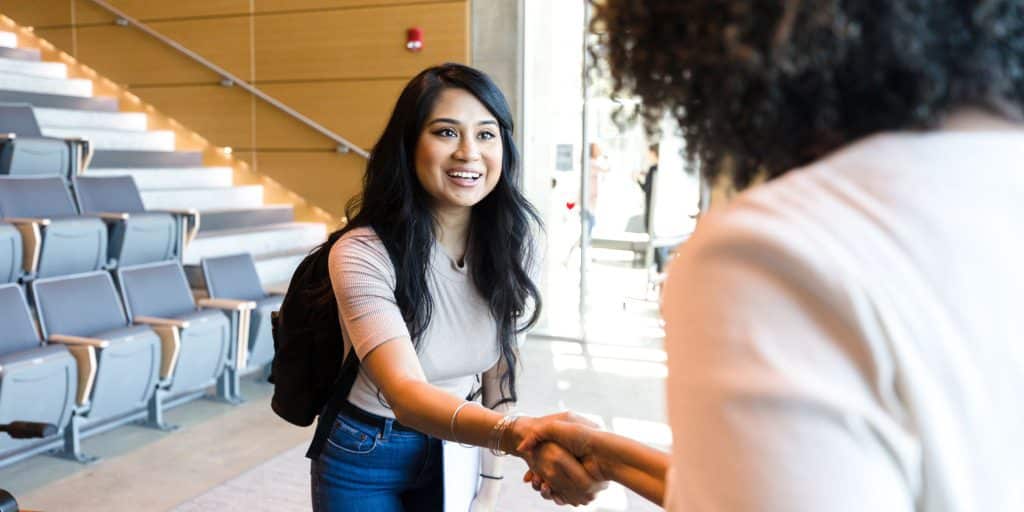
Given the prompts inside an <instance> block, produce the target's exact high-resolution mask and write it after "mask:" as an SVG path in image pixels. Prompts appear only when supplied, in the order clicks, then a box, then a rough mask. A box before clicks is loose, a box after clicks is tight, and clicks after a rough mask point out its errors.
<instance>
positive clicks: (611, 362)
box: [0, 269, 671, 512]
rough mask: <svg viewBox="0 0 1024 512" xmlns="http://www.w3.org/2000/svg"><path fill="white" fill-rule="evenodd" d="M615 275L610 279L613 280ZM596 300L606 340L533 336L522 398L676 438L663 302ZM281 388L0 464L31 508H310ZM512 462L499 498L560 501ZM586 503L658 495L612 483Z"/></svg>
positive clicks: (609, 504) (595, 320)
mask: <svg viewBox="0 0 1024 512" xmlns="http://www.w3.org/2000/svg"><path fill="white" fill-rule="evenodd" d="M609 270H611V269H609ZM615 273H616V274H619V272H617V271H616V272H615ZM634 281H635V279H634ZM611 286H615V284H614V283H613V282H609V281H607V280H604V279H602V280H601V287H602V288H603V287H611ZM602 291H603V290H602ZM641 291H642V290H641ZM619 293H622V292H621V290H620V292H619ZM602 295H603V296H604V297H606V298H607V297H610V294H606V293H602ZM634 295H636V294H634ZM548 304H549V305H551V306H553V308H557V305H556V304H554V303H553V302H549V303H548ZM593 309H594V310H593V311H592V313H591V315H590V319H591V321H589V322H588V328H587V330H588V331H591V332H593V333H595V334H597V335H595V336H594V339H595V340H596V341H595V342H591V343H588V344H580V343H576V342H569V341H558V340H557V339H544V338H541V337H538V336H534V337H532V338H531V339H530V340H529V341H528V342H527V343H526V345H525V346H524V349H523V358H522V359H523V368H524V369H523V372H524V373H523V375H522V377H521V379H520V389H521V397H520V409H521V410H522V411H523V412H525V413H528V414H546V413H550V412H555V411H559V410H563V409H571V410H574V411H577V412H580V413H583V414H586V415H588V416H589V417H591V418H592V419H594V420H597V421H598V422H599V423H602V424H603V425H604V426H605V427H606V428H608V429H610V430H613V431H616V432H619V433H621V434H624V435H627V436H630V437H634V438H638V439H643V440H645V441H647V442H649V443H651V444H653V445H655V446H657V447H660V448H667V447H668V445H669V444H670V443H671V436H670V432H669V429H668V427H667V426H666V425H665V424H664V417H665V416H664V415H665V413H664V389H663V385H664V377H665V373H666V368H665V364H664V357H665V356H664V352H663V351H662V345H661V336H660V324H659V322H658V318H657V312H656V310H655V309H654V306H653V305H652V304H643V303H629V304H626V305H624V304H623V301H622V300H621V299H618V298H611V299H608V300H605V301H603V302H601V301H596V304H595V305H594V308H593ZM270 391H271V388H270V386H269V385H267V384H262V383H259V382H257V381H255V380H253V379H246V380H244V381H243V392H244V394H245V396H246V397H247V399H248V401H247V402H246V403H245V404H243V405H241V406H230V405H226V404H222V403H219V402H215V401H212V400H200V401H196V402H192V403H189V404H186V405H183V406H180V407H178V408H175V409H173V410H171V411H170V412H169V413H168V414H167V417H168V420H169V421H170V422H171V423H176V424H178V425H180V427H181V428H180V430H178V431H176V432H172V433H164V432H158V431H155V430H150V429H147V428H143V427H139V426H125V427H121V428H118V429H115V430H113V431H110V432H107V433H104V434H101V435H99V436H96V437H93V438H89V439H87V440H85V441H84V443H83V446H84V449H85V450H86V451H87V452H88V453H90V454H92V455H98V456H100V457H102V458H103V460H101V461H100V462H98V463H96V464H93V465H89V466H81V465H79V464H77V463H73V462H68V461H65V460H61V459H57V458H54V457H50V456H46V455H43V456H37V457H34V458H32V459H29V460H26V461H22V462H20V463H17V464H15V465H13V466H11V467H7V468H2V469H0V487H2V488H5V489H7V490H9V491H11V492H12V493H14V495H15V496H17V497H18V500H19V504H20V505H21V506H22V507H23V508H28V509H36V510H48V511H91V510H97V511H98V510H104V511H120V510H124V511H140V510H143V511H162V510H174V509H177V510H180V511H198V510H225V511H229V510H246V511H249V510H268V511H269V510H274V511H281V510H308V508H309V507H308V501H307V500H308V487H307V486H308V476H307V475H308V464H307V463H306V461H305V459H303V458H302V456H301V455H302V451H303V448H301V445H303V444H304V443H306V442H308V439H309V437H310V436H311V431H310V430H309V429H301V428H297V427H294V426H292V425H289V424H287V423H285V422H284V421H282V420H280V419H278V418H277V417H276V416H275V415H274V414H273V412H272V411H271V410H270V408H269V407H268V403H269V396H270ZM510 466H511V468H510V469H509V471H508V472H507V474H508V475H509V478H508V480H507V481H506V485H505V486H504V488H503V491H502V495H501V500H500V504H499V508H498V509H499V510H501V511H515V512H520V511H525V512H528V511H539V510H559V509H560V507H556V506H555V505H554V504H552V503H550V502H545V501H543V500H542V499H540V498H539V497H538V496H536V494H535V493H534V492H533V491H532V489H530V488H529V487H528V486H527V485H525V484H520V483H518V482H517V478H516V477H518V476H519V475H521V474H522V472H523V471H525V469H526V466H525V464H523V463H522V461H519V460H512V461H511V463H510ZM577 510H596V511H623V510H638V511H643V510H656V507H654V506H653V505H651V504H649V503H648V502H646V501H644V500H643V499H642V498H639V497H638V496H636V495H634V494H632V493H631V492H629V491H627V490H625V489H623V488H621V487H618V486H612V487H610V488H609V489H608V490H606V491H604V492H603V493H602V494H601V495H600V496H599V498H598V500H596V501H595V503H594V504H592V505H591V506H589V507H586V508H581V509H577Z"/></svg>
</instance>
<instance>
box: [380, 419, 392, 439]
mask: <svg viewBox="0 0 1024 512" xmlns="http://www.w3.org/2000/svg"><path fill="white" fill-rule="evenodd" d="M394 423H395V420H393V419H391V418H385V419H384V431H383V432H381V434H380V438H381V439H387V438H388V437H391V425H392V424H394Z"/></svg>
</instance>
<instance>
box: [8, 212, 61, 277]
mask: <svg viewBox="0 0 1024 512" xmlns="http://www.w3.org/2000/svg"><path fill="white" fill-rule="evenodd" d="M5 220H6V221H8V222H10V223H11V224H13V225H14V227H15V229H17V230H18V232H19V233H21V240H22V246H21V253H22V267H23V268H24V269H25V272H26V273H27V274H28V275H34V274H35V273H36V271H37V270H39V257H40V255H41V254H42V252H43V226H46V225H48V224H49V223H50V219H29V218H23V217H8V218H7V219H5Z"/></svg>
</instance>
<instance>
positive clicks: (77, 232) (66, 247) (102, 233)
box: [0, 176, 107, 277]
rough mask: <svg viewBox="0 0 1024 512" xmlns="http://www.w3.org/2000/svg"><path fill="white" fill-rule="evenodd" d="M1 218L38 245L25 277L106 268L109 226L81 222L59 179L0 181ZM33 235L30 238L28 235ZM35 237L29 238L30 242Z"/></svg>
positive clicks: (87, 220)
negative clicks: (16, 227) (15, 226)
mask: <svg viewBox="0 0 1024 512" xmlns="http://www.w3.org/2000/svg"><path fill="white" fill-rule="evenodd" d="M0 217H3V218H4V219H5V220H6V221H7V222H10V223H12V224H15V225H17V226H18V227H19V230H21V231H22V239H23V242H24V243H32V244H34V245H33V247H34V249H33V250H32V251H26V252H31V253H32V254H34V255H37V256H35V257H34V259H35V261H32V262H30V263H29V264H28V265H26V267H27V268H28V271H27V272H26V274H27V277H50V276H57V275H65V274H75V273H80V272H88V271H91V270H99V269H101V268H104V267H105V266H106V264H107V227H106V226H105V225H104V224H103V221H102V220H100V219H98V218H95V217H82V216H79V215H78V212H77V211H76V210H75V205H74V202H72V200H71V194H70V193H69V192H68V189H67V187H66V186H65V185H64V181H63V180H62V179H60V178H38V177H36V178H24V177H11V176H0ZM26 232H28V233H38V239H36V237H37V235H35V234H33V235H32V236H31V237H29V236H26V235H25V233H26ZM30 238H31V239H30Z"/></svg>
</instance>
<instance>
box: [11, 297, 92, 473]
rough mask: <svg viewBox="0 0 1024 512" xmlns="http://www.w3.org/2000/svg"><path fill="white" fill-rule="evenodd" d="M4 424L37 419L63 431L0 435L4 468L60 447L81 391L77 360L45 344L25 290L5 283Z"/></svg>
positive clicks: (55, 346) (63, 350) (59, 349)
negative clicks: (28, 436)
mask: <svg viewBox="0 0 1024 512" xmlns="http://www.w3.org/2000/svg"><path fill="white" fill-rule="evenodd" d="M0 325H2V326H3V328H0V423H10V422H12V421H38V422H42V423H50V424H53V425H56V426H57V427H58V432H57V434H56V435H54V436H52V437H49V438H44V439H11V438H10V437H7V436H0V465H7V464H10V463H13V462H15V461H18V460H21V459H24V458H25V457H28V456H31V455H32V454H34V453H37V452H39V451H42V450H46V449H49V448H51V447H53V446H55V445H59V444H60V436H61V435H62V433H63V428H64V427H65V426H66V425H67V424H68V422H69V421H70V419H71V413H72V407H73V406H74V404H75V393H76V391H77V389H78V371H77V365H76V363H75V359H74V358H73V357H72V355H71V352H69V351H68V348H67V347H65V346H64V345H59V344H56V345H42V344H41V343H40V341H39V334H38V333H36V327H35V323H33V320H32V313H31V312H30V310H29V307H28V303H27V302H26V300H25V295H24V292H23V291H22V289H21V287H20V286H19V285H17V284H13V283H12V284H3V285H0Z"/></svg>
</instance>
